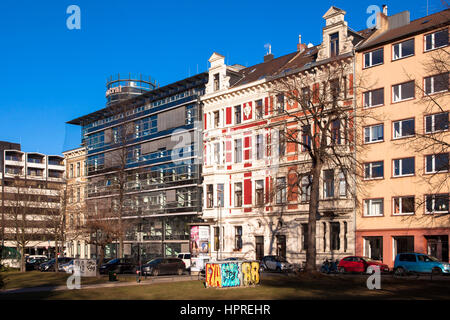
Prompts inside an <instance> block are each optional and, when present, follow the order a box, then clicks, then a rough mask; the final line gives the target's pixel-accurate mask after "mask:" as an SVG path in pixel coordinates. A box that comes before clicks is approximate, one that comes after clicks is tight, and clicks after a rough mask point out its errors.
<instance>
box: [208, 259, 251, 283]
mask: <svg viewBox="0 0 450 320" xmlns="http://www.w3.org/2000/svg"><path fill="white" fill-rule="evenodd" d="M205 271H206V286H207V287H214V288H225V287H239V286H250V285H256V284H258V283H259V262H256V261H246V262H218V263H207V264H206V268H205Z"/></svg>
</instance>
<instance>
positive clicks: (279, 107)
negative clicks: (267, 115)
mask: <svg viewBox="0 0 450 320" xmlns="http://www.w3.org/2000/svg"><path fill="white" fill-rule="evenodd" d="M276 99H277V104H276V110H277V112H278V113H282V112H283V111H284V95H283V94H277V96H276Z"/></svg>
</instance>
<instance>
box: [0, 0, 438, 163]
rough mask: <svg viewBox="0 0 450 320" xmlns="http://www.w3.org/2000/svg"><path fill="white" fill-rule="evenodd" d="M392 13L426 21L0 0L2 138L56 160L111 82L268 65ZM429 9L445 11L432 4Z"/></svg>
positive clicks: (305, 8)
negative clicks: (327, 29) (332, 20)
mask: <svg viewBox="0 0 450 320" xmlns="http://www.w3.org/2000/svg"><path fill="white" fill-rule="evenodd" d="M384 3H386V4H387V5H388V8H389V9H388V10H389V15H391V14H395V13H398V12H400V11H404V10H409V11H410V12H411V19H417V18H419V17H422V16H424V15H426V4H427V0H410V1H400V0H393V1H386V2H380V3H376V2H375V1H373V0H360V1H347V0H336V1H324V0H316V1H299V0H297V1H287V0H278V1H273V0H270V1H266V0H260V1H248V0H226V1H216V0H215V1H212V0H196V1H193V0H179V1H153V0H145V1H144V0H127V1H118V0H70V1H65V0H43V1H32V0H15V1H13V0H2V1H1V3H0V41H1V46H0V49H1V50H0V75H1V76H0V94H1V99H0V110H1V118H0V119H1V120H0V140H3V141H11V142H20V143H21V144H22V149H23V150H25V151H38V152H43V153H47V154H60V153H61V152H62V151H64V150H68V149H71V148H75V147H78V146H79V143H80V130H79V127H77V126H71V125H67V124H66V121H69V120H72V119H74V118H76V117H79V116H81V115H84V114H87V113H90V112H93V111H95V110H98V109H101V108H103V107H104V105H105V101H106V100H105V83H106V78H107V77H108V76H110V75H112V74H115V73H118V72H120V73H128V72H133V73H143V74H146V75H149V76H151V77H152V78H153V79H156V80H157V81H159V82H160V84H161V85H165V84H169V83H171V82H174V81H177V80H180V79H183V78H185V77H188V76H189V75H193V74H195V73H197V70H198V71H199V72H202V71H206V69H207V60H208V58H209V57H210V56H211V54H212V53H213V52H214V51H216V52H218V53H221V54H223V55H224V56H226V59H227V63H229V64H235V63H239V64H242V65H245V66H250V65H253V64H256V63H260V62H262V59H263V56H264V54H265V52H266V49H265V48H264V45H265V44H266V43H270V44H271V45H272V53H273V54H274V55H275V56H276V57H277V56H280V55H284V54H287V53H289V52H292V51H294V50H296V44H297V41H298V35H299V34H301V35H302V40H303V42H305V43H309V42H311V43H313V44H318V43H320V42H321V34H322V33H321V32H322V27H323V26H324V21H323V19H322V15H323V14H324V13H325V12H326V10H327V9H328V8H329V7H330V6H331V5H334V6H337V7H339V8H341V9H344V10H345V11H347V15H346V20H347V21H348V23H349V26H350V27H351V28H353V29H354V30H362V29H365V28H366V20H367V18H368V17H369V14H368V13H366V9H367V7H368V6H370V5H372V4H375V5H379V6H380V7H381V5H382V4H384ZM428 3H429V13H433V12H437V11H440V10H442V9H443V7H442V4H441V1H440V0H428ZM72 4H75V5H78V6H79V7H80V9H81V29H80V30H69V29H68V28H67V27H66V19H67V18H68V17H69V16H70V15H69V14H67V13H66V9H67V7H68V6H69V5H72Z"/></svg>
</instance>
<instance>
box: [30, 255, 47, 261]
mask: <svg viewBox="0 0 450 320" xmlns="http://www.w3.org/2000/svg"><path fill="white" fill-rule="evenodd" d="M36 259H41V260H45V261H48V257H47V256H45V255H42V254H34V255H30V256H27V257H26V261H27V262H28V261H31V260H36Z"/></svg>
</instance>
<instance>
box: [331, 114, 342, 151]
mask: <svg viewBox="0 0 450 320" xmlns="http://www.w3.org/2000/svg"><path fill="white" fill-rule="evenodd" d="M331 144H333V145H336V144H341V121H340V120H339V119H336V120H333V122H332V123H331Z"/></svg>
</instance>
